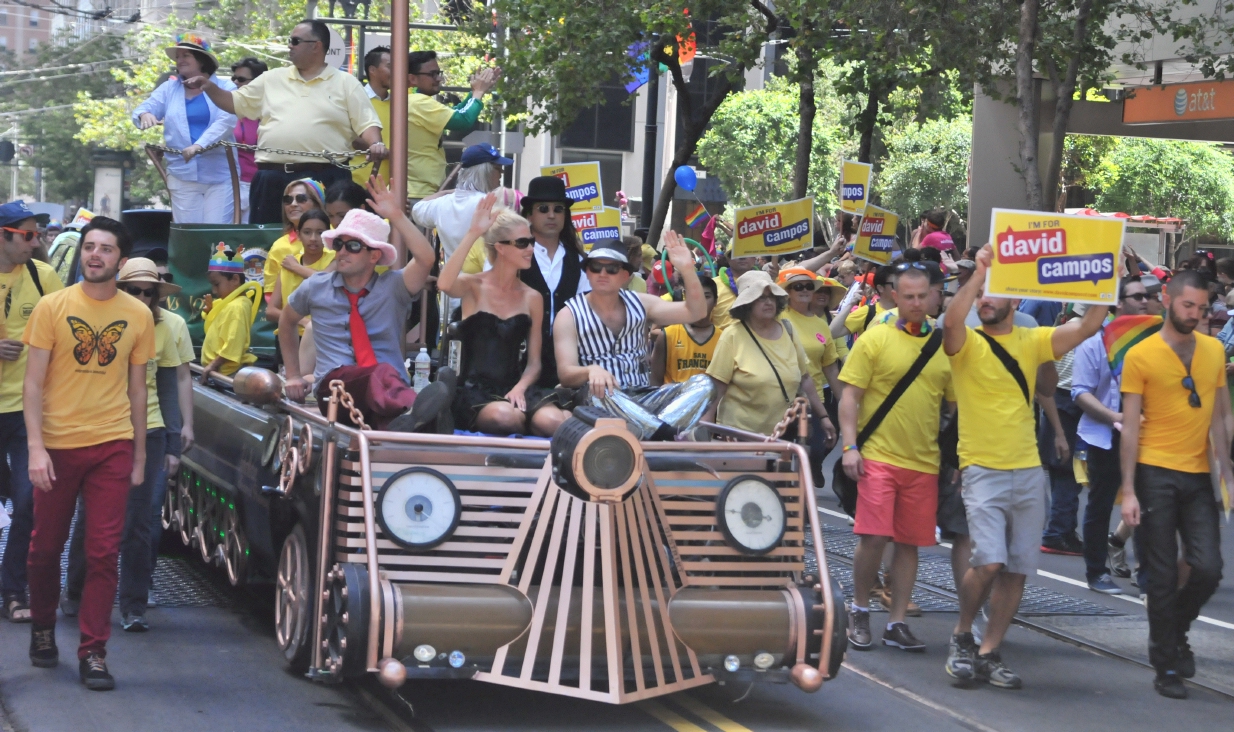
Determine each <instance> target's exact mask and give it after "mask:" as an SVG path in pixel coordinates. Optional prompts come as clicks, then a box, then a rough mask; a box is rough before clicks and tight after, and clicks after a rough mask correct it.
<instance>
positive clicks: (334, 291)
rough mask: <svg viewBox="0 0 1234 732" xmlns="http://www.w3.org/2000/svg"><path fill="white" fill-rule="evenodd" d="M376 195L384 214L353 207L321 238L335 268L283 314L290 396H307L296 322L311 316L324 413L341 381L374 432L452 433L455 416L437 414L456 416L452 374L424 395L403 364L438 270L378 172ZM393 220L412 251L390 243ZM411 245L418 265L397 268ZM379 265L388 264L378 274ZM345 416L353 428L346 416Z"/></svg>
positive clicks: (303, 288) (305, 287)
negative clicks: (409, 326) (432, 272)
mask: <svg viewBox="0 0 1234 732" xmlns="http://www.w3.org/2000/svg"><path fill="white" fill-rule="evenodd" d="M369 196H370V200H369V205H370V206H372V208H373V210H374V211H376V212H377V213H376V214H372V213H369V212H368V211H365V210H363V209H359V208H353V209H352V210H350V211H348V212H347V215H346V216H344V217H343V220H342V221H341V222H340V223H339V226H338V228H337V229H330V230H329V231H326V232H325V233H324V234H322V239H323V240H324V241H325V245H326V246H328V247H330V248H332V249H333V250H334V251H335V255H334V271H333V272H328V271H327V272H318V273H317V274H315V275H313V276H312V277H309V278H308V279H306V280H305V281H304V282H303V283H302V284H301V285H300V286H299V287H298V288H296V291H295V292H293V293H292V294H291V297H290V298H288V300H287V305H286V307H284V308H283V312H282V313H281V314H280V315H279V330H278V333H279V348H280V349H281V350H282V353H283V364H284V366H285V368H286V371H287V382H286V392H287V398H288V399H291V400H292V401H296V402H302V401H304V397H305V395H306V394H307V393H308V392H309V388H310V387H309V383H308V381H307V380H306V379H305V378H304V376H303V374H302V372H301V371H300V337H299V334H298V330H297V328H296V326H297V325H299V324H300V322H301V320H302V319H303V318H304V317H306V316H309V317H312V319H313V341H314V343H315V346H316V349H317V362H316V364H315V366H314V368H313V377H314V379H313V380H314V382H315V384H316V395H317V405H318V407H319V408H320V409H321V411H322V414H325V412H326V408H327V404H328V403H329V400H330V382H331V381H334V380H335V379H338V380H340V381H342V382H343V383H344V385H345V387H346V389H347V393H348V394H350V395H351V397H352V398H353V399H354V400H355V405H356V407H357V408H358V409H359V410H360V412H361V413H362V414H363V415H364V420H365V422H367V423H368V425H369V426H371V427H373V428H374V429H384V430H392V431H399V432H415V431H424V430H427V429H429V428H430V427H434V426H435V428H436V429H438V430H441V431H443V432H446V431H449V432H451V433H452V432H453V426H452V425H451V424H450V420H449V419H448V418H445V419H441V420H438V417H443V416H444V415H447V414H448V413H449V409H450V402H451V401H452V400H453V399H454V380H455V374H454V372H453V371H452V370H451V369H449V368H441V369H439V370H438V372H437V381H435V382H433V383H431V384H429V385H428V386H427V387H426V388H424V389H421V390H420V391H419V392H418V393H417V392H416V391H414V390H413V389H412V388H411V386H410V379H409V378H408V374H407V367H406V365H405V364H404V361H403V348H402V341H403V338H404V335H405V333H406V329H405V324H406V323H407V316H408V315H409V314H410V313H411V307H412V305H413V304H415V302H416V298H417V296H418V295H419V294H420V291H421V290H422V289H424V282H425V280H426V279H427V278H428V273H429V269H430V268H431V267H432V266H433V261H434V259H435V254H434V252H433V248H432V246H430V245H429V243H428V240H427V239H425V238H424V235H423V234H421V233H420V230H419V229H417V228H416V227H415V225H413V224H412V223H411V220H410V219H408V218H407V216H406V215H405V214H404V213H403V206H402V201H399V200H397V199H396V197H395V195H394V194H393V193H391V192H390V190H389V189H388V188H386V186H385V184H384V182H382V181H381V178H380V177H378V178H374V179H371V180H370V181H369ZM383 218H384V219H385V220H388V221H389V222H390V223H388V224H387V223H386V221H385V220H383ZM391 225H393V226H394V228H395V229H396V230H397V231H398V232H399V234H400V235H401V239H402V241H403V242H405V243H406V246H407V249H402V248H401V247H395V245H393V244H391V243H390V242H389V238H390V227H391ZM408 250H409V251H410V253H411V257H412V259H411V261H410V262H409V263H407V265H406V266H405V267H402V268H401V269H398V267H400V266H401V265H402V264H403V263H404V261H405V260H406V258H407V253H408ZM379 266H382V267H389V268H390V269H388V270H386V271H385V272H382V273H380V274H377V272H376V268H377V267H379ZM339 419H340V420H342V421H344V422H346V423H348V424H351V420H350V419H349V418H348V416H347V415H346V414H340V415H339ZM434 423H435V424H434Z"/></svg>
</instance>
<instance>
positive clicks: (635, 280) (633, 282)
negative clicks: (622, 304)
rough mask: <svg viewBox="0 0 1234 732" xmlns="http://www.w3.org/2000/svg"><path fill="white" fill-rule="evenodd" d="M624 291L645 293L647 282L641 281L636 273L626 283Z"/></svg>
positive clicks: (639, 275) (641, 277)
mask: <svg viewBox="0 0 1234 732" xmlns="http://www.w3.org/2000/svg"><path fill="white" fill-rule="evenodd" d="M626 289H627V290H629V291H631V292H641V293H643V294H646V293H647V280H645V279H643V276H642V275H641V274H638V273H637V272H636V273H634V275H632V276H631V277H630V281H629V282H627V283H626Z"/></svg>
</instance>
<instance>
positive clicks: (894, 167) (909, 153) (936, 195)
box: [874, 117, 973, 219]
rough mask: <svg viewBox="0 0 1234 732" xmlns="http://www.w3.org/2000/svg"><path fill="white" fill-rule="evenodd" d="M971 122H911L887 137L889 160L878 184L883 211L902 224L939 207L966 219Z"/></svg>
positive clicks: (883, 168)
mask: <svg viewBox="0 0 1234 732" xmlns="http://www.w3.org/2000/svg"><path fill="white" fill-rule="evenodd" d="M972 142H973V121H972V118H970V117H956V118H955V119H952V120H931V121H928V122H925V123H924V124H918V123H916V122H910V123H908V124H907V125H905V126H904V127H903V128H901V129H896V130H893V131H892V132H890V133H889V134H888V136H887V157H886V158H885V159H884V161H883V167H882V170H881V171H879V173H878V176H877V179H876V181H875V186H874V190H875V192H876V193H877V194H878V195H879V196H880V197H881V199H882V200H881V203H879V205H880V206H882V207H883V208H885V209H888V210H889V211H894V212H896V213H898V214H899V215H900V216H901V218H909V217H913V216H916V215H917V214H919V213H921V212H922V211H927V210H929V209H932V208H934V207H936V206H943V207H945V208H949V209H953V210H955V211H956V212H958V213H959V214H960V217H961V218H963V219H967V218H968V157H969V152H970V150H971V149H972Z"/></svg>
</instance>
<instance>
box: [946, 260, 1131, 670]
mask: <svg viewBox="0 0 1234 732" xmlns="http://www.w3.org/2000/svg"><path fill="white" fill-rule="evenodd" d="M993 258H994V251H993V249H991V248H990V246H989V245H988V244H987V245H986V246H984V247H982V249H981V251H980V252H978V254H977V268H976V270H975V271H974V272H973V277H972V279H970V280H969V281H968V284H966V285H965V286H964V287H963V288H962V289H961V290H960V291H959V292H958V293H956V296H955V300H954V301H953V302H952V303H951V306H950V307H948V308H947V314H946V316H945V317H944V319H943V321H944V326H943V350H944V351H945V352H946V354H947V355H948V356H950V357H951V369H952V379H953V383H954V386H955V393H956V403H957V405H958V407H959V426H960V442H959V454H960V469H961V476H962V480H963V485H964V490H963V497H964V509H965V512H966V513H967V516H968V528H969V535H970V536H971V537H972V542H973V554H972V560H971V564H972V566H971V567H970V568H969V569H968V571H967V572H966V573H965V575H964V579H963V582H962V583H961V586H960V588H959V590H960V619H959V622H958V623H957V624H956V627H955V631H954V635H953V636H952V639H951V651H950V654H949V656H948V658H947V665H946V670H947V673H948V675H950V676H951V677H952V678H955V679H957V680H959V681H961V682H969V681H974V680H981V681H988V682H989V683H990V684H991V685H992V686H995V687H998V688H1002V689H1018V688H1020V686H1021V685H1022V682H1021V680H1020V677H1019V676H1017V675H1016V674H1015V672H1013V671H1012V670H1011V669H1009V668H1007V666H1006V665H1004V664H1003V662H1002V658H1001V656H1000V655H999V646H1000V645H1001V644H1002V641H1003V636H1004V635H1005V634H1006V632H1007V628H1008V627H1009V626H1010V625H1011V619H1012V617H1013V616H1014V615H1015V612H1016V610H1017V608H1019V606H1020V597H1021V596H1022V595H1023V593H1024V582H1025V579H1026V578H1027V575H1028V574H1030V573H1032V572H1035V571H1036V569H1037V561H1038V559H1039V556H1040V549H1041V527H1042V526H1043V525H1044V524H1045V507H1046V492H1047V491H1048V490H1049V487H1048V481H1047V480H1046V476H1045V471H1044V470H1042V468H1041V457H1040V455H1039V454H1038V452H1037V436H1036V434H1035V431H1034V424H1035V420H1034V419H1033V410H1032V395H1033V391H1034V388H1035V386H1036V381H1037V368H1038V367H1039V366H1040V365H1041V364H1043V363H1047V362H1050V361H1056V360H1058V359H1059V358H1060V357H1061V356H1062V355H1063V354H1064V353H1066V352H1068V351H1070V350H1071V349H1073V348H1075V347H1076V346H1078V345H1080V343H1082V342H1084V340H1085V339H1086V338H1088V337H1089V336H1091V335H1093V334H1094V333H1096V332H1097V330H1098V329H1099V328H1100V327H1101V322H1102V320H1103V319H1104V318H1105V314H1106V310H1107V308H1105V307H1090V308H1089V309H1088V311H1087V312H1086V313H1085V314H1084V317H1083V318H1082V319H1079V320H1073V321H1071V322H1069V323H1067V324H1066V325H1062V326H1059V327H1057V328H1019V327H1016V326H1015V325H1014V322H1013V320H1012V315H1013V313H1014V312H1015V308H1016V306H1017V305H1018V302H1017V301H1015V300H1009V299H1006V298H1000V297H988V296H982V286H983V285H984V283H985V279H986V278H985V273H986V270H987V269H988V268H989V266H990V263H991V261H992V260H993ZM974 300H976V301H977V314H978V316H979V317H980V318H981V327H980V328H978V329H973V328H970V327H968V326H966V325H965V324H964V319H965V317H966V316H967V315H968V312H969V309H970V308H971V307H972V304H973V301H974ZM991 590H992V594H991ZM987 596H989V598H990V615H989V621H988V623H987V625H986V631H985V633H984V635H983V637H982V641H981V646H980V647H978V646H977V644H976V643H975V642H974V640H973V635H972V625H973V619H974V618H975V617H976V615H977V612H978V610H979V609H980V608H981V605H982V603H983V602H984V600H985V598H986V597H987Z"/></svg>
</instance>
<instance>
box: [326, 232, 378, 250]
mask: <svg viewBox="0 0 1234 732" xmlns="http://www.w3.org/2000/svg"><path fill="white" fill-rule="evenodd" d="M330 248H331V249H333V250H334V251H336V252H339V251H342V250H343V249H346V250H347V251H349V252H351V253H352V254H359V253H360V252H362V251H364V250H365V249H372V247H370V246H369V245H368V244H365V243H364V242H362V241H360V240H359V239H344V238H343V237H341V236H340V237H336V238H335V239H334V241H332V242H330Z"/></svg>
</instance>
